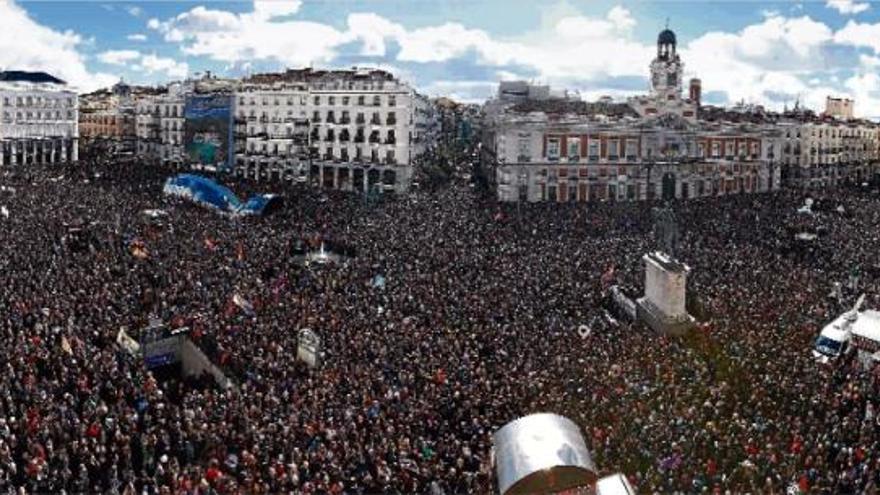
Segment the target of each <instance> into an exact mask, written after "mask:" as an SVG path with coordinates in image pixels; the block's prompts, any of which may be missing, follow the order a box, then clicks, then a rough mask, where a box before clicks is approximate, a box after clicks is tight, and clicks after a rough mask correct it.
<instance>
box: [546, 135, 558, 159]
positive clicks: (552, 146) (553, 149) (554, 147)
mask: <svg viewBox="0 0 880 495" xmlns="http://www.w3.org/2000/svg"><path fill="white" fill-rule="evenodd" d="M547 158H549V159H551V160H556V159H558V158H559V138H552V139H549V140H547Z"/></svg>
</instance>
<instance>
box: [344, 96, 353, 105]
mask: <svg viewBox="0 0 880 495" xmlns="http://www.w3.org/2000/svg"><path fill="white" fill-rule="evenodd" d="M350 99H351V98H349V97H348V96H343V97H342V104H343V105H348V102H349V100H350Z"/></svg>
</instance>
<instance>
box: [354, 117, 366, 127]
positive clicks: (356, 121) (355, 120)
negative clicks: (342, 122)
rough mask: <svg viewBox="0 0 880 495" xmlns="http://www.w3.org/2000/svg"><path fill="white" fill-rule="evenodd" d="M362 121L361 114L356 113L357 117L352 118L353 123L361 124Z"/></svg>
mask: <svg viewBox="0 0 880 495" xmlns="http://www.w3.org/2000/svg"><path fill="white" fill-rule="evenodd" d="M364 122H365V120H364V116H363V115H358V116H357V118H356V119H354V123H355V124H361V125H363V124H364Z"/></svg>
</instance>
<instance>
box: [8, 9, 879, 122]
mask: <svg viewBox="0 0 880 495" xmlns="http://www.w3.org/2000/svg"><path fill="white" fill-rule="evenodd" d="M667 18H668V19H669V27H670V28H672V29H673V30H674V31H675V32H676V34H677V35H678V41H679V52H680V53H681V55H682V58H683V59H684V62H685V71H686V76H688V77H691V76H697V77H700V78H701V79H702V81H703V92H704V95H705V97H704V99H705V100H706V101H707V102H709V103H714V104H730V103H734V102H737V101H740V100H745V101H746V102H751V103H761V104H764V105H767V106H769V107H772V108H782V106H783V105H784V104H786V103H788V104H789V105H793V104H794V101H795V100H796V99H798V98H799V99H800V101H801V102H802V104H806V105H807V106H810V107H812V108H821V107H822V106H823V103H824V99H825V96H826V95H828V94H832V95H838V96H849V97H853V98H855V99H856V113H857V114H859V115H860V116H864V117H872V118H878V117H880V76H878V69H880V3H878V4H871V3H869V2H863V1H860V0H829V1H825V0H821V1H818V0H816V1H807V2H778V3H772V2H770V3H768V2H761V1H742V0H741V1H736V2H722V1H716V0H710V1H693V0H690V1H680V2H671V1H649V0H639V1H605V0H548V1H543V0H324V1H312V0H302V1H299V0H292V1H265V2H264V1H254V2H229V1H208V2H168V1H162V2H140V3H139V2H114V1H107V2H102V1H101V0H97V1H81V2H78V1H63V2H53V1H39V2H37V1H34V2H15V1H12V0H0V32H2V33H3V35H2V36H0V68H10V69H11V68H17V69H30V70H47V71H49V72H52V73H53V74H56V75H58V76H60V77H62V78H63V79H66V80H67V81H69V82H70V83H72V84H73V85H75V86H76V87H78V88H79V89H81V90H91V89H95V88H97V87H102V86H105V85H109V84H112V83H113V82H115V81H116V80H118V78H119V77H124V78H125V80H127V81H134V82H138V83H155V82H163V81H167V80H170V79H179V78H183V77H185V76H187V75H192V74H195V73H198V72H202V71H205V70H211V71H213V72H215V73H217V74H220V75H226V76H240V75H243V74H247V73H250V72H257V71H271V70H279V69H283V68H284V67H299V66H307V65H312V66H314V67H350V66H353V65H360V66H374V67H382V68H386V69H390V70H392V71H393V72H395V73H396V74H397V75H398V76H399V77H401V78H402V79H403V80H405V81H407V82H410V83H412V84H414V85H415V86H416V87H417V88H418V89H420V90H421V91H423V92H425V93H428V94H430V95H450V96H452V97H454V98H458V99H462V100H467V101H481V100H482V99H484V98H485V97H487V96H488V95H490V94H491V93H492V92H493V91H494V89H495V86H496V84H497V82H498V81H499V80H502V79H516V78H521V79H529V80H533V81H536V82H542V83H549V84H551V85H553V86H554V87H559V88H567V89H572V90H577V91H579V92H580V93H581V94H582V96H583V97H584V98H588V99H592V98H596V97H598V96H602V95H610V96H612V97H615V98H621V97H624V96H626V95H630V94H634V93H639V92H643V91H644V90H645V89H646V88H647V84H648V80H647V70H648V63H649V62H650V60H651V58H652V57H653V55H654V51H655V48H654V46H655V45H654V44H655V42H656V38H657V33H658V32H659V31H660V30H661V29H662V28H663V27H664V25H665V23H666V22H667Z"/></svg>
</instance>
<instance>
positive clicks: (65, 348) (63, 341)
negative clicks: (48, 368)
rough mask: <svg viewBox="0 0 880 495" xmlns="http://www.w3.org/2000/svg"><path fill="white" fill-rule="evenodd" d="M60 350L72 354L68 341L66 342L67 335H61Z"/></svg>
mask: <svg viewBox="0 0 880 495" xmlns="http://www.w3.org/2000/svg"><path fill="white" fill-rule="evenodd" d="M61 350H62V351H64V352H66V353H67V355H68V356H71V355H73V348H72V347H70V342H68V340H67V337H65V336H63V335H62V336H61Z"/></svg>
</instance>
